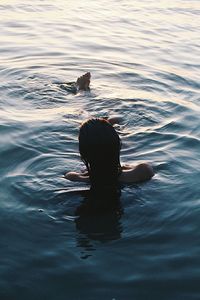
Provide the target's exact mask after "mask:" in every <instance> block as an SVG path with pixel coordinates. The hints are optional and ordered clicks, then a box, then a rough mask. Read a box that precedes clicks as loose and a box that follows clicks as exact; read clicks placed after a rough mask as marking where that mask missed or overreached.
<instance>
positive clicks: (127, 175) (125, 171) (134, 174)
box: [119, 163, 154, 183]
mask: <svg viewBox="0 0 200 300" xmlns="http://www.w3.org/2000/svg"><path fill="white" fill-rule="evenodd" d="M153 176H154V171H153V168H152V166H151V165H149V164H147V163H141V164H139V165H137V166H135V167H130V166H129V167H125V168H122V173H121V175H120V177H119V181H120V182H123V183H139V182H143V181H146V180H149V179H151V178H152V177H153Z"/></svg>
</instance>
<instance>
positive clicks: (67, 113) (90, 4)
mask: <svg viewBox="0 0 200 300" xmlns="http://www.w3.org/2000/svg"><path fill="white" fill-rule="evenodd" d="M0 13H1V21H0V22H1V23H0V24H1V43H0V80H1V84H0V95H1V97H0V166H1V168H0V185H1V188H0V197H1V202H0V231H1V240H0V257H1V264H0V275H1V276H0V295H1V297H0V298H1V299H2V300H5V299H6V300H7V299H9V300H10V299H15V300H16V299H48V300H49V299H58V300H62V299H70V300H74V299H75V300H77V299H86V300H90V299H91V300H93V299H95V300H96V299H100V300H101V299H105V300H107V299H110V300H111V299H116V300H121V299H122V300H126V299H128V300H129V299H130V300H131V299H137V300H138V299H144V300H147V299H151V300H152V299H154V300H155V299H159V300H160V299H167V300H168V299H169V300H172V299H175V300H179V299H180V300H185V299H186V300H192V299H199V295H200V287H199V278H200V254H199V253H200V237H199V228H200V218H199V214H200V206H199V205H200V184H199V179H200V171H199V170H200V151H199V150H200V125H199V120H200V118H199V116H200V109H199V88H200V76H199V67H200V64H199V54H200V51H199V49H200V48H199V31H200V18H199V13H200V3H199V1H198V0H197V1H195V0H190V1H185V0H174V1H171V0H169V1H165V0H161V1H155V0H144V1H138V0H135V1H131V0H120V1H114V0H110V1H104V0H97V1H91V0H90V1H89V0H83V1H71V0H68V1H67V0H66V1H64V0H63V1H62V0H57V1H50V0H43V1H42V0H35V1H34V2H33V1H29V0H28V1H25V0H23V1H19V0H12V1H11V0H10V1H9V0H7V1H4V0H1V3H0ZM86 71H90V72H91V73H92V85H91V93H85V94H79V95H75V96H74V95H70V94H68V93H67V92H65V91H63V90H61V89H60V88H59V85H58V84H57V83H59V82H66V81H72V80H74V79H76V77H77V76H79V75H80V74H82V73H83V72H86ZM115 114H119V115H122V116H123V117H124V122H123V123H122V125H121V126H119V127H118V130H119V132H120V134H121V137H122V141H123V149H122V161H123V162H131V163H133V164H134V163H137V162H141V161H149V162H150V163H152V164H153V166H154V169H155V171H156V176H155V177H154V178H153V179H152V180H151V181H149V182H147V183H144V184H141V185H128V186H125V187H124V188H123V189H122V197H121V202H122V206H123V209H124V213H123V215H122V216H121V218H117V217H115V216H108V217H104V218H92V217H91V218H86V219H79V220H76V219H74V217H73V214H74V211H75V209H76V207H77V205H78V204H79V203H80V201H81V200H82V197H81V195H79V194H78V193H76V192H73V190H78V189H82V188H85V186H83V185H82V184H80V183H72V182H69V181H67V180H64V179H63V178H62V174H63V173H64V172H66V171H69V170H79V169H80V168H82V167H83V165H82V164H81V162H80V159H79V154H78V144H77V134H78V127H79V125H80V123H81V122H82V121H83V120H85V119H87V118H88V117H90V116H102V115H103V116H105V115H107V116H108V115H115Z"/></svg>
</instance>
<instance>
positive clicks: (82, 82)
mask: <svg viewBox="0 0 200 300" xmlns="http://www.w3.org/2000/svg"><path fill="white" fill-rule="evenodd" d="M90 78H91V74H90V72H87V73H85V74H84V75H82V76H80V77H78V79H77V81H72V82H67V83H61V84H60V88H62V89H63V90H65V91H67V92H69V93H73V94H77V93H78V92H79V91H89V90H90Z"/></svg>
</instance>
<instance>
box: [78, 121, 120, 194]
mask: <svg viewBox="0 0 200 300" xmlns="http://www.w3.org/2000/svg"><path fill="white" fill-rule="evenodd" d="M120 149H121V141H120V138H119V135H118V133H117V132H116V130H115V129H114V127H113V126H112V125H111V124H110V123H109V122H108V121H106V120H105V119H101V118H95V119H89V120H88V121H86V122H84V123H83V124H82V126H81V127H80V132H79V151H80V155H81V159H82V160H83V162H84V163H85V165H86V168H87V170H88V173H89V177H90V181H91V188H98V187H99V188H103V187H113V186H115V187H116V186H117V184H118V176H119V175H120V173H121V165H120Z"/></svg>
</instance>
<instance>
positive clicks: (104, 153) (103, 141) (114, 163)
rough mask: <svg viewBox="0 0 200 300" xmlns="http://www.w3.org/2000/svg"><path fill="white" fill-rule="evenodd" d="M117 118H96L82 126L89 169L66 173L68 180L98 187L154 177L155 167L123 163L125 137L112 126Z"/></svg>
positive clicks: (82, 144) (81, 139)
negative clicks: (121, 138)
mask: <svg viewBox="0 0 200 300" xmlns="http://www.w3.org/2000/svg"><path fill="white" fill-rule="evenodd" d="M110 121H111V123H110ZM115 121H116V119H115V118H111V119H107V120H106V119H103V118H92V119H89V120H87V121H86V122H84V123H83V124H82V125H81V127H80V131H79V152H80V155H81V159H82V161H83V162H84V164H85V166H86V171H85V172H68V173H66V174H65V175H64V176H65V178H66V179H68V180H71V181H80V182H88V183H90V184H91V188H92V189H93V188H95V189H97V188H103V187H111V186H112V187H114V186H117V185H118V184H119V183H140V182H143V181H146V180H149V179H151V178H152V177H153V176H154V171H153V168H152V167H151V165H149V164H147V163H140V164H138V165H136V166H132V165H124V166H121V163H120V150H121V140H120V137H119V135H118V133H117V131H116V130H115V128H114V127H113V126H112V124H113V123H114V122H115Z"/></svg>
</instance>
